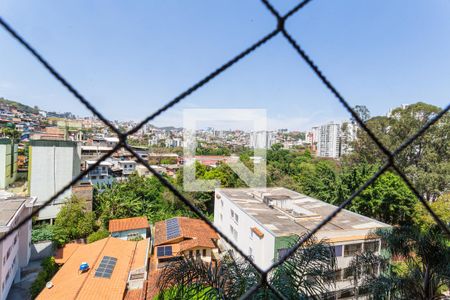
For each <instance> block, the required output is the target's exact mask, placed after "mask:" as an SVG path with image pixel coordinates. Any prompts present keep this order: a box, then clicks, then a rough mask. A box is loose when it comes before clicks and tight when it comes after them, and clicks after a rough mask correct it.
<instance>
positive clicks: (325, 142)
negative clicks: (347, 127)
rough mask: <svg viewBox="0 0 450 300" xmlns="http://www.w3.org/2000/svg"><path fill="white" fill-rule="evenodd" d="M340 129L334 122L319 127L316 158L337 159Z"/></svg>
mask: <svg viewBox="0 0 450 300" xmlns="http://www.w3.org/2000/svg"><path fill="white" fill-rule="evenodd" d="M340 129H341V125H340V124H338V123H334V122H330V123H329V124H326V125H322V126H320V127H319V135H318V138H317V156H320V157H331V158H339V156H340V151H339V149H340V143H339V137H340V132H341V130H340Z"/></svg>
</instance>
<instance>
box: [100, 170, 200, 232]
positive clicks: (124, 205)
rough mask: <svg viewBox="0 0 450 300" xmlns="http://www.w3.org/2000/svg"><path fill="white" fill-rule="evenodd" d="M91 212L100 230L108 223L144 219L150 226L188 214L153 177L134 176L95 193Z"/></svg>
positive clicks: (189, 213)
mask: <svg viewBox="0 0 450 300" xmlns="http://www.w3.org/2000/svg"><path fill="white" fill-rule="evenodd" d="M94 209H95V211H96V213H97V216H98V218H99V220H100V221H101V223H102V224H103V226H104V227H105V228H106V227H107V226H108V223H109V220H111V219H120V218H129V217H138V216H146V217H147V219H148V220H149V221H150V222H152V223H153V222H156V221H160V220H164V219H168V218H171V217H174V216H180V215H185V216H190V215H192V213H191V212H190V211H189V210H188V209H187V208H186V207H185V206H184V205H183V204H182V203H181V202H180V201H179V200H178V199H176V198H174V197H173V195H171V193H170V192H168V190H167V189H166V188H165V187H164V186H163V185H162V184H161V183H160V181H159V180H158V179H157V178H156V177H153V176H152V177H141V176H138V175H136V174H134V175H131V176H130V177H128V179H127V180H125V181H121V182H116V183H114V184H113V185H112V186H111V187H107V188H106V189H105V190H104V191H102V192H99V193H97V195H96V197H95V199H94Z"/></svg>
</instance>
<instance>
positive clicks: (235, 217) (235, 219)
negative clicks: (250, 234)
mask: <svg viewBox="0 0 450 300" xmlns="http://www.w3.org/2000/svg"><path fill="white" fill-rule="evenodd" d="M230 212H231V218H232V219H233V221H234V222H235V223H236V224H238V223H239V216H238V215H237V213H235V212H234V210H232V209H230Z"/></svg>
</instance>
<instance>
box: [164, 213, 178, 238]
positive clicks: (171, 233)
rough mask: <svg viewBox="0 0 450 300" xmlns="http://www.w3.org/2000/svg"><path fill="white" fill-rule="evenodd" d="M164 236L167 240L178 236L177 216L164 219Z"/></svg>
mask: <svg viewBox="0 0 450 300" xmlns="http://www.w3.org/2000/svg"><path fill="white" fill-rule="evenodd" d="M166 236H167V239H169V240H170V239H173V238H176V237H178V236H180V225H179V224H178V219H177V218H173V219H169V220H166Z"/></svg>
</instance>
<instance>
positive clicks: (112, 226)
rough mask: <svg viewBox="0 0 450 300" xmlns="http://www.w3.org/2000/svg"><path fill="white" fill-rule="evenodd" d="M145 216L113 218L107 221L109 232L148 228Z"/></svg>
mask: <svg viewBox="0 0 450 300" xmlns="http://www.w3.org/2000/svg"><path fill="white" fill-rule="evenodd" d="M148 227H150V226H149V225H148V220H147V218H146V217H135V218H126V219H114V220H111V221H109V232H117V231H125V230H132V229H142V228H148Z"/></svg>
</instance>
